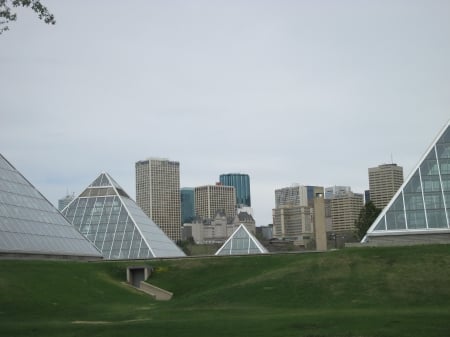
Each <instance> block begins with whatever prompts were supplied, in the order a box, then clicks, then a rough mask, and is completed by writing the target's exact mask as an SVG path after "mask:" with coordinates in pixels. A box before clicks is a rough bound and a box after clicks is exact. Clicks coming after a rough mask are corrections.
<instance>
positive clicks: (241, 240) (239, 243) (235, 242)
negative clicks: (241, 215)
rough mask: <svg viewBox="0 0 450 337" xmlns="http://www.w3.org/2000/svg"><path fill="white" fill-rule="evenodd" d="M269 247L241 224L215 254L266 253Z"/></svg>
mask: <svg viewBox="0 0 450 337" xmlns="http://www.w3.org/2000/svg"><path fill="white" fill-rule="evenodd" d="M265 253H267V249H266V248H264V246H263V245H262V244H261V243H260V242H259V241H258V240H257V239H256V238H255V237H254V236H253V234H252V233H250V232H249V231H248V229H247V228H246V227H245V226H244V225H243V224H241V225H240V226H239V227H238V228H237V229H236V230H235V231H234V233H233V234H231V236H230V237H229V238H228V240H227V241H225V243H224V244H223V246H222V247H220V248H219V250H218V251H217V252H216V254H215V255H245V254H265Z"/></svg>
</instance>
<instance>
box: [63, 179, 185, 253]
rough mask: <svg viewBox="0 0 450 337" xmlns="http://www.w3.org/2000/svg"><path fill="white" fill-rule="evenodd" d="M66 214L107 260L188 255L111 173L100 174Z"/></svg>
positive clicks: (64, 212) (71, 204)
mask: <svg viewBox="0 0 450 337" xmlns="http://www.w3.org/2000/svg"><path fill="white" fill-rule="evenodd" d="M63 214H64V216H65V217H66V218H67V219H68V220H69V221H70V222H71V223H72V224H73V226H74V227H75V228H76V229H77V230H79V231H80V232H81V234H83V235H84V236H85V237H86V238H87V239H89V241H90V242H92V243H94V244H95V246H96V247H97V248H98V249H99V250H100V251H101V252H102V254H103V257H104V258H105V259H143V258H154V257H176V256H185V254H184V253H183V252H182V250H181V249H180V248H178V247H177V245H176V244H175V243H174V242H173V241H172V240H170V239H169V238H168V237H167V235H166V234H165V233H164V232H163V231H162V230H161V228H159V227H158V226H157V225H156V224H155V223H154V222H153V221H151V220H150V219H149V218H148V216H147V215H145V214H144V212H143V211H142V210H141V209H140V208H139V207H138V206H137V205H136V203H135V202H134V201H133V200H132V199H131V198H130V197H129V196H128V194H127V193H126V192H125V191H124V190H123V189H122V187H120V185H119V184H117V182H116V181H115V180H114V179H112V178H111V176H110V175H109V174H108V173H102V174H100V175H99V176H98V178H97V179H95V180H94V181H93V182H92V184H90V185H89V186H88V187H87V188H86V189H85V190H84V191H83V192H82V193H81V194H80V195H79V196H78V197H77V198H76V199H75V200H74V201H73V202H71V203H70V205H69V206H68V207H66V208H65V209H64V211H63Z"/></svg>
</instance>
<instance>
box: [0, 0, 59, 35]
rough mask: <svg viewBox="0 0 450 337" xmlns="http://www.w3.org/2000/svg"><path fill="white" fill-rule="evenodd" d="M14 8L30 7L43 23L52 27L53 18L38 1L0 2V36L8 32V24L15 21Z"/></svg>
mask: <svg viewBox="0 0 450 337" xmlns="http://www.w3.org/2000/svg"><path fill="white" fill-rule="evenodd" d="M14 7H30V8H31V9H32V10H33V11H34V12H35V13H36V14H37V15H38V17H39V19H40V20H43V21H44V22H45V23H48V24H52V25H54V24H55V23H56V21H55V16H54V15H53V14H52V13H50V12H49V11H48V9H47V7H45V6H44V5H43V4H42V3H41V2H40V1H39V0H0V34H2V33H3V32H4V31H7V30H9V27H8V24H9V22H11V21H16V20H17V13H14V11H13V8H14Z"/></svg>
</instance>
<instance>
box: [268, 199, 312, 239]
mask: <svg viewBox="0 0 450 337" xmlns="http://www.w3.org/2000/svg"><path fill="white" fill-rule="evenodd" d="M272 216H273V237H274V238H277V239H291V240H295V241H298V242H299V244H305V243H306V242H307V241H309V240H310V239H312V238H313V232H314V226H313V216H314V208H311V207H305V206H291V207H281V208H274V209H273V210H272Z"/></svg>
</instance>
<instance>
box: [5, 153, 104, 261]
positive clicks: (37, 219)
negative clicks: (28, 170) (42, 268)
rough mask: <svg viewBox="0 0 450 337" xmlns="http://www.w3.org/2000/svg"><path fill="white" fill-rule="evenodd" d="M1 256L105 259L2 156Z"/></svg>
mask: <svg viewBox="0 0 450 337" xmlns="http://www.w3.org/2000/svg"><path fill="white" fill-rule="evenodd" d="M0 254H1V255H5V254H6V255H15V256H29V255H30V254H31V255H34V256H36V255H39V256H53V257H54V256H59V257H67V256H70V257H85V258H96V259H101V258H102V256H101V254H100V252H99V251H98V250H97V249H96V248H95V247H94V245H92V243H90V242H89V241H88V240H86V239H85V238H84V237H83V236H82V235H81V234H80V233H79V232H77V231H76V230H75V228H73V226H72V225H71V224H70V223H69V222H68V221H67V220H66V219H65V218H64V217H63V216H62V215H61V213H59V211H58V210H57V209H56V208H55V207H54V206H53V205H52V204H51V203H50V202H49V201H48V200H47V199H45V197H44V196H43V195H42V194H41V193H39V191H38V190H37V189H36V188H35V187H34V186H33V185H32V184H31V183H30V182H29V181H28V180H26V179H25V177H24V176H22V174H20V172H19V171H17V170H16V169H15V168H14V167H13V166H12V165H11V164H10V163H9V162H8V161H7V160H6V159H5V157H3V156H2V155H1V154H0Z"/></svg>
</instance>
